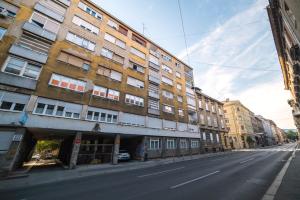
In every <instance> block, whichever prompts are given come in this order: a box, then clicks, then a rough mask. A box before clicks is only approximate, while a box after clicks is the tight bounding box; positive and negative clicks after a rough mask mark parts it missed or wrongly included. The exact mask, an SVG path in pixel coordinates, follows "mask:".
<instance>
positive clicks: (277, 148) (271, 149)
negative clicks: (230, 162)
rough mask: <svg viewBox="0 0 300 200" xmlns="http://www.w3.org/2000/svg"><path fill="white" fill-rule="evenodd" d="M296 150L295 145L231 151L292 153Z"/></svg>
mask: <svg viewBox="0 0 300 200" xmlns="http://www.w3.org/2000/svg"><path fill="white" fill-rule="evenodd" d="M295 148H296V144H287V145H283V146H276V147H270V148H256V149H235V150H232V151H241V152H243V151H294V150H295ZM299 150H300V149H299V148H298V149H296V151H299Z"/></svg>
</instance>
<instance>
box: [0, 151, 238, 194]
mask: <svg viewBox="0 0 300 200" xmlns="http://www.w3.org/2000/svg"><path fill="white" fill-rule="evenodd" d="M231 153H233V152H231V151H229V152H219V153H208V154H199V155H192V156H183V157H174V158H165V159H156V160H149V161H147V162H139V161H136V162H129V163H120V164H118V165H111V164H101V165H83V166H78V167H77V168H76V169H73V170H64V169H53V170H47V171H42V172H29V173H28V176H24V177H22V178H18V179H6V180H0V190H8V189H17V188H23V187H29V186H35V185H40V184H45V183H53V182H59V181H64V180H71V179H76V178H81V177H87V176H93V175H100V174H109V173H116V172H123V171H129V170H134V169H143V168H149V167H154V166H159V165H165V164H169V163H176V162H182V161H188V160H194V159H202V158H209V157H215V156H222V155H225V154H226V155H227V154H231Z"/></svg>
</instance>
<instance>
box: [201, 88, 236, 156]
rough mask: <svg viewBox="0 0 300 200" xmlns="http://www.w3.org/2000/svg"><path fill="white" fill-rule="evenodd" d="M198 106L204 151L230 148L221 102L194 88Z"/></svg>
mask: <svg viewBox="0 0 300 200" xmlns="http://www.w3.org/2000/svg"><path fill="white" fill-rule="evenodd" d="M195 92H196V96H197V106H198V110H199V111H198V118H199V120H198V124H199V127H200V132H201V139H202V144H203V145H202V147H203V150H204V152H211V151H213V152H215V151H220V150H229V149H231V147H230V145H229V138H228V130H227V127H226V125H225V115H224V110H223V103H222V102H220V101H218V100H216V99H214V98H212V97H210V96H208V95H206V94H204V93H203V92H202V91H201V90H200V89H199V88H195Z"/></svg>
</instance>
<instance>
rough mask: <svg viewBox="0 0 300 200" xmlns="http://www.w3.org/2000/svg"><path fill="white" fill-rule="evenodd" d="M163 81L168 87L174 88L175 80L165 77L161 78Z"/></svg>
mask: <svg viewBox="0 0 300 200" xmlns="http://www.w3.org/2000/svg"><path fill="white" fill-rule="evenodd" d="M161 81H162V82H163V83H165V84H167V85H170V86H173V80H172V79H170V78H167V77H165V76H162V77H161Z"/></svg>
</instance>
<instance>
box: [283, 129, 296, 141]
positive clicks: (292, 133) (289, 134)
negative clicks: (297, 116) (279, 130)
mask: <svg viewBox="0 0 300 200" xmlns="http://www.w3.org/2000/svg"><path fill="white" fill-rule="evenodd" d="M286 136H287V138H288V139H290V140H296V139H298V134H297V132H296V131H292V130H288V131H287V132H286Z"/></svg>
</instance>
